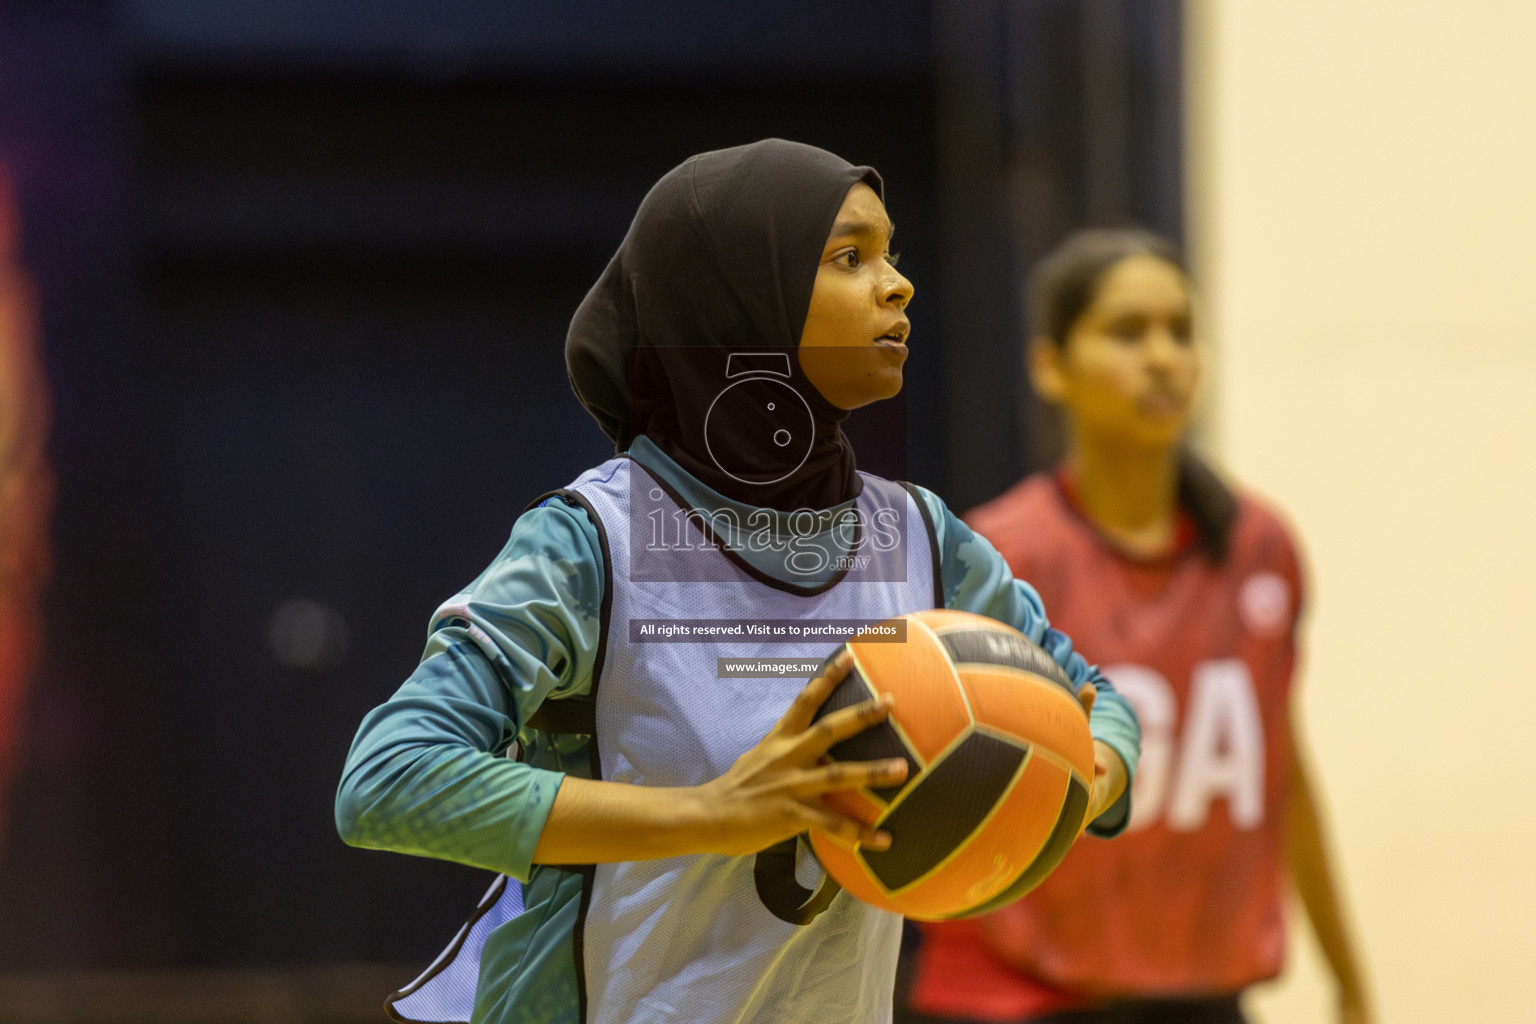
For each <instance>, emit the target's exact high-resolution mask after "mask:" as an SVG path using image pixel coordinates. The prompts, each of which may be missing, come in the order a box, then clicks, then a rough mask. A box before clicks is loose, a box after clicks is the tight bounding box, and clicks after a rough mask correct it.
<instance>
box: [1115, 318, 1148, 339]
mask: <svg viewBox="0 0 1536 1024" xmlns="http://www.w3.org/2000/svg"><path fill="white" fill-rule="evenodd" d="M1144 333H1146V325H1145V324H1143V323H1141V322H1140V321H1138V320H1117V321H1115V322H1114V323H1112V324H1110V325H1109V331H1108V334H1109V336H1110V337H1112V338H1114V339H1115V340H1117V341H1123V342H1127V343H1134V342H1137V341H1140V340H1141V336H1142V335H1143V334H1144Z"/></svg>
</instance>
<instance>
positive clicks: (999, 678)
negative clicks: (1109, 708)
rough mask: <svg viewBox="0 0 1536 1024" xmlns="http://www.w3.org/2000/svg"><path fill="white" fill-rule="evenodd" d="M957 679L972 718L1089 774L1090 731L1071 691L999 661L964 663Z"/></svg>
mask: <svg viewBox="0 0 1536 1024" xmlns="http://www.w3.org/2000/svg"><path fill="white" fill-rule="evenodd" d="M960 681H961V684H962V685H963V686H964V687H965V691H966V693H967V695H968V696H969V697H970V700H971V706H972V707H973V708H974V709H975V712H976V721H977V722H979V723H982V724H983V725H985V726H986V727H987V728H988V729H990V730H996V731H997V732H1001V733H1006V734H1008V735H1011V736H1015V737H1017V738H1018V739H1020V740H1023V741H1024V742H1025V743H1028V744H1030V745H1031V746H1041V747H1044V748H1045V749H1046V750H1050V751H1052V752H1054V753H1055V754H1057V755H1058V756H1060V757H1062V758H1064V759H1065V760H1067V761H1068V762H1069V763H1070V764H1071V765H1072V767H1074V768H1076V769H1077V770H1078V771H1079V772H1082V773H1083V774H1084V775H1086V776H1087V777H1088V778H1090V779H1091V778H1093V734H1092V733H1091V732H1090V731H1089V728H1088V716H1087V715H1085V714H1084V713H1083V706H1082V704H1080V703H1079V702H1078V700H1077V698H1076V697H1073V696H1072V695H1070V694H1068V693H1067V692H1066V691H1065V690H1063V689H1062V688H1061V687H1060V686H1057V685H1056V684H1055V683H1053V682H1050V681H1049V680H1045V679H1041V678H1039V677H1038V676H1035V675H1032V674H1030V673H1028V672H1022V671H1020V670H1018V669H1013V668H1005V667H1003V666H1000V665H999V666H993V665H967V666H966V667H965V669H964V670H963V671H962V672H961V674H960Z"/></svg>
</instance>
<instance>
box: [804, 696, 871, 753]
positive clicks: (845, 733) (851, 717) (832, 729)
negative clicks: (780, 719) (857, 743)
mask: <svg viewBox="0 0 1536 1024" xmlns="http://www.w3.org/2000/svg"><path fill="white" fill-rule="evenodd" d="M895 704H896V698H894V697H892V696H891V695H890V694H888V693H882V694H881V695H880V696H878V697H876V698H875V699H874V700H866V701H861V702H860V703H858V704H855V705H853V707H850V708H842V709H840V710H838V711H834V712H832V713H831V714H830V715H827V716H826V717H825V718H822V719H820V720H819V721H817V722H816V723H815V724H813V725H812V726H811V727H810V728H809V729H807V730H805V732H804V733H802V734H801V735H800V737H799V739H798V740H797V742H796V743H795V747H796V751H797V753H798V755H799V756H803V757H809V758H811V759H813V760H814V759H815V758H818V757H820V756H821V755H823V754H825V753H826V752H827V751H828V750H830V749H831V748H832V747H834V746H836V745H837V744H839V743H841V742H842V741H843V740H846V739H848V738H849V737H850V736H857V735H858V734H859V733H861V732H863V731H864V730H865V729H868V728H869V727H870V726H872V725H878V724H879V723H881V722H883V721H885V720H886V719H887V718H888V717H890V713H891V708H892V707H894V706H895Z"/></svg>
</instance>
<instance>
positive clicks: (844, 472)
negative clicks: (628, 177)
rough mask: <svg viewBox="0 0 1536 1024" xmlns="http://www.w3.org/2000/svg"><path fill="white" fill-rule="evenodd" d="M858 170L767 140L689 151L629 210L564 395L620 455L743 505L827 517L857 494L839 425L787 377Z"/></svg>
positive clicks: (830, 408) (864, 175)
mask: <svg viewBox="0 0 1536 1024" xmlns="http://www.w3.org/2000/svg"><path fill="white" fill-rule="evenodd" d="M861 181H862V182H864V183H866V184H868V185H869V186H870V187H872V188H873V189H874V190H875V192H876V193H877V194H881V193H882V192H883V186H882V184H881V181H880V177H879V175H878V174H876V173H875V171H874V170H873V169H871V168H869V167H857V166H854V165H853V164H850V163H848V162H847V161H846V160H843V159H842V158H840V157H838V156H835V155H833V154H831V153H828V152H827V151H825V150H822V149H817V148H815V147H814V146H807V145H803V144H801V143H796V142H786V141H784V140H782V139H766V140H764V141H761V142H755V143H752V144H751V145H747V146H738V147H735V148H733V149H722V150H717V151H715V152H711V153H701V154H699V155H698V156H695V157H692V158H690V159H689V160H687V161H686V162H684V163H683V164H682V165H680V166H679V167H676V168H674V169H673V170H672V171H670V172H668V173H667V174H666V175H665V176H664V177H663V178H662V179H661V180H660V181H659V182H657V183H656V185H655V186H654V187H653V188H652V189H651V191H650V192H649V193H648V194H647V195H646V197H645V199H644V201H643V202H641V204H640V209H639V211H638V212H637V213H636V214H635V219H634V222H633V223H632V224H631V225H630V228H629V233H628V234H627V235H625V237H624V241H623V242H622V243H621V244H620V246H619V250H618V252H617V253H615V254H614V257H613V259H612V260H610V261H609V263H608V267H607V269H606V270H604V271H603V275H602V277H600V278H599V279H598V281H597V283H596V284H595V285H593V286H592V290H591V291H590V292H588V293H587V297H586V299H584V300H583V301H582V304H581V306H580V307H579V308H578V309H577V311H576V315H575V317H574V318H573V319H572V321H571V327H570V331H569V333H568V334H567V336H566V343H565V356H566V367H567V369H568V371H569V373H570V378H571V385H572V388H573V389H574V390H575V392H576V395H577V397H578V398H579V399H581V402H582V404H583V405H584V406H585V407H586V408H587V411H588V412H590V413H591V414H592V415H593V417H594V418H595V419H596V420H597V422H598V424H599V425H600V426H601V427H602V428H603V432H604V433H605V434H607V435H608V436H609V437H610V438H612V439H613V441H614V444H615V445H616V446H617V448H618V449H619V450H621V451H622V450H624V449H627V448H628V447H629V445H630V444H631V443H632V442H633V441H634V439H635V438H636V437H638V436H639V435H641V434H644V435H645V436H647V437H649V438H650V439H651V441H652V442H654V443H655V444H656V445H657V446H658V447H660V448H661V449H662V450H663V451H665V452H666V453H667V454H668V455H669V456H671V457H672V459H673V460H674V461H676V462H677V463H678V464H679V465H680V466H682V467H683V468H684V469H685V470H687V471H688V472H689V473H691V474H693V476H695V477H696V478H697V479H698V480H699V481H700V482H702V483H704V484H706V485H707V486H709V487H710V488H712V489H713V490H715V491H717V492H718V493H720V494H723V495H725V496H727V497H730V498H733V499H735V500H737V501H741V502H744V503H746V504H750V505H759V506H763V507H768V508H777V509H782V510H785V511H793V510H795V509H799V508H828V507H831V506H832V505H836V504H838V503H840V502H843V501H847V500H848V499H850V498H853V497H854V496H856V495H857V494H858V491H859V487H860V483H859V477H858V475H857V473H856V472H855V462H854V455H853V449H852V447H851V446H850V445H849V443H848V440H847V438H846V437H845V436H844V435H843V432H842V427H841V423H842V420H843V419H844V418H845V417H846V416H847V413H846V412H844V411H843V410H842V409H839V408H837V407H836V406H834V405H832V403H830V402H828V401H827V400H826V399H825V398H824V397H822V395H821V394H820V392H818V391H817V390H816V388H815V387H814V386H812V385H811V383H810V382H809V381H808V380H807V379H806V378H805V376H804V374H803V373H802V372H801V370H800V361H799V359H798V357H797V353H796V350H797V348H798V346H799V342H800V335H801V332H802V330H803V329H804V326H805V315H806V310H807V308H808V307H809V305H810V301H811V290H812V288H813V287H814V285H815V282H816V273H817V268H818V267H819V265H820V263H821V255H822V249H823V247H824V246H825V244H826V240H827V236H828V234H829V233H830V232H831V230H832V223H833V220H834V219H835V218H836V216H837V212H838V209H839V208H840V207H841V205H842V202H843V199H844V198H845V197H846V196H847V194H848V190H849V189H850V188H852V187H853V186H854V185H855V184H857V183H858V182H861Z"/></svg>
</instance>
